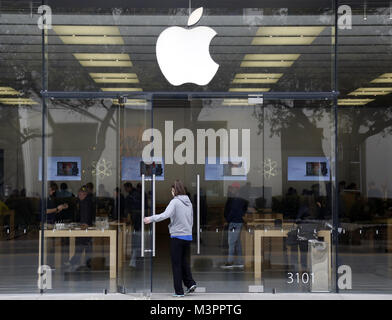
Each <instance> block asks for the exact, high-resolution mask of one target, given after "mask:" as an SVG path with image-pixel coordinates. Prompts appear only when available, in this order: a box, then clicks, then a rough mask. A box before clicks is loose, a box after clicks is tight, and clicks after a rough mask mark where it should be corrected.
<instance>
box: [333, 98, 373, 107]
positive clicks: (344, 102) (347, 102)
mask: <svg viewBox="0 0 392 320" xmlns="http://www.w3.org/2000/svg"><path fill="white" fill-rule="evenodd" d="M372 101H374V99H339V100H338V105H339V106H364V105H365V104H368V103H369V102H372Z"/></svg>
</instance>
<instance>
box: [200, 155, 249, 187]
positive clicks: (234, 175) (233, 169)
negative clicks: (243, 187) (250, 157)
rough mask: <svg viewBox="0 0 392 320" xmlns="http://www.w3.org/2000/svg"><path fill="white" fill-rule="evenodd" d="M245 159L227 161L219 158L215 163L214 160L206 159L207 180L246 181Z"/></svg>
mask: <svg viewBox="0 0 392 320" xmlns="http://www.w3.org/2000/svg"><path fill="white" fill-rule="evenodd" d="M245 168H246V165H245V159H243V158H236V159H230V160H228V159H225V158H222V161H221V158H219V157H217V158H215V163H214V161H213V159H212V158H206V163H205V169H204V170H205V179H206V180H210V181H219V180H234V181H244V180H246V178H247V177H246V170H245Z"/></svg>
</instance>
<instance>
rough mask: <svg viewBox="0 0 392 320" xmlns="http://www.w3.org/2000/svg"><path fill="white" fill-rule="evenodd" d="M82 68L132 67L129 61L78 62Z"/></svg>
mask: <svg viewBox="0 0 392 320" xmlns="http://www.w3.org/2000/svg"><path fill="white" fill-rule="evenodd" d="M79 62H80V64H81V65H82V66H83V67H132V62H131V61H109V60H107V61H106V60H100V61H90V60H86V61H84V60H79Z"/></svg>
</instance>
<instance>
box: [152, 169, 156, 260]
mask: <svg viewBox="0 0 392 320" xmlns="http://www.w3.org/2000/svg"><path fill="white" fill-rule="evenodd" d="M152 215H153V216H155V174H153V175H152ZM152 256H153V257H155V222H154V223H153V224H152Z"/></svg>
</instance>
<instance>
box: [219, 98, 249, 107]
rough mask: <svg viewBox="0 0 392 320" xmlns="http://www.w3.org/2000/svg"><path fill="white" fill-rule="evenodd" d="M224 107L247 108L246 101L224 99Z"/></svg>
mask: <svg viewBox="0 0 392 320" xmlns="http://www.w3.org/2000/svg"><path fill="white" fill-rule="evenodd" d="M222 105H224V106H249V103H248V99H224V100H223V102H222Z"/></svg>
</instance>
